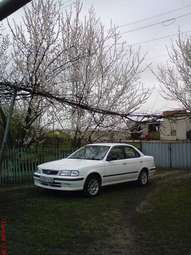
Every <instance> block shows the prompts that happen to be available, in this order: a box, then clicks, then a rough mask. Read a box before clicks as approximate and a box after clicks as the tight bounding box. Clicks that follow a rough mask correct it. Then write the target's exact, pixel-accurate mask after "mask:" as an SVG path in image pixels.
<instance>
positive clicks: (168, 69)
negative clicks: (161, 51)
mask: <svg viewBox="0 0 191 255" xmlns="http://www.w3.org/2000/svg"><path fill="white" fill-rule="evenodd" d="M156 76H157V78H158V80H159V81H160V83H161V87H162V91H163V96H164V98H166V99H170V100H173V101H177V102H179V103H180V104H181V105H182V106H183V107H184V109H186V110H188V111H191V37H190V36H187V37H184V36H183V35H181V33H179V35H178V39H177V40H176V41H175V43H173V44H172V47H171V49H170V50H169V63H168V64H167V65H166V66H160V67H159V69H158V73H157V74H156Z"/></svg>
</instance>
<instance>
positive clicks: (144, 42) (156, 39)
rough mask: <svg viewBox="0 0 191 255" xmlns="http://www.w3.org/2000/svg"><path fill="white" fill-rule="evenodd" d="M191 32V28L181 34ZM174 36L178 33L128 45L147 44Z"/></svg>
mask: <svg viewBox="0 0 191 255" xmlns="http://www.w3.org/2000/svg"><path fill="white" fill-rule="evenodd" d="M190 32H191V30H189V31H185V32H181V34H185V33H190ZM172 36H177V33H175V34H170V35H166V36H162V37H157V38H153V39H151V40H147V41H142V42H136V43H132V44H128V46H134V45H141V44H146V43H150V42H154V41H159V40H163V39H166V38H169V37H172Z"/></svg>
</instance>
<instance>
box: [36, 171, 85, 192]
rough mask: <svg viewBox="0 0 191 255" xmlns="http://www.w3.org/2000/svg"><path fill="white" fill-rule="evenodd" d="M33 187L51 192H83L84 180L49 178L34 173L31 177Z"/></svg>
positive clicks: (76, 178)
mask: <svg viewBox="0 0 191 255" xmlns="http://www.w3.org/2000/svg"><path fill="white" fill-rule="evenodd" d="M33 179H34V185H35V186H38V187H41V188H45V189H53V190H65V191H75V190H83V187H84V178H83V177H70V178H66V177H61V176H55V175H54V176H52V175H51V176H49V175H44V174H43V175H42V174H38V173H34V175H33Z"/></svg>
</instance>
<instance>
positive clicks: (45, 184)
mask: <svg viewBox="0 0 191 255" xmlns="http://www.w3.org/2000/svg"><path fill="white" fill-rule="evenodd" d="M40 183H41V184H42V185H44V186H51V187H62V184H61V183H59V182H54V183H46V182H40Z"/></svg>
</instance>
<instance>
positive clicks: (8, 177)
mask: <svg viewBox="0 0 191 255" xmlns="http://www.w3.org/2000/svg"><path fill="white" fill-rule="evenodd" d="M69 153H70V152H69V151H66V150H64V149H61V148H57V147H56V148H55V147H35V148H11V149H6V150H5V151H4V155H3V162H2V166H1V168H2V172H1V175H0V184H20V183H26V182H31V181H32V176H33V172H34V171H35V169H36V167H37V165H38V164H40V163H43V162H47V161H51V160H56V159H61V158H64V157H66V156H67V155H68V154H69Z"/></svg>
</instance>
